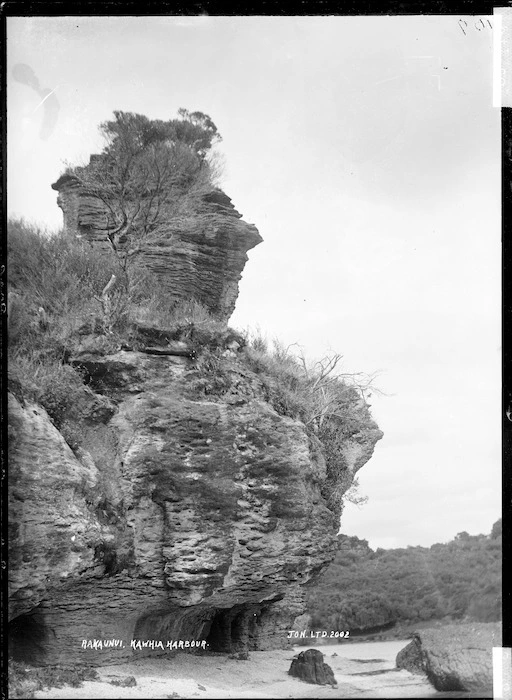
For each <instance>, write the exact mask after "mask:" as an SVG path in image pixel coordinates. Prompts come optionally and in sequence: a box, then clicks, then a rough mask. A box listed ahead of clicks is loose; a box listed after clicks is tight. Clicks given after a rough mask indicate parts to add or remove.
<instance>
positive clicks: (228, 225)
mask: <svg viewBox="0 0 512 700" xmlns="http://www.w3.org/2000/svg"><path fill="white" fill-rule="evenodd" d="M52 187H53V189H54V190H57V191H58V193H59V194H58V197H57V204H58V205H59V206H60V208H61V209H62V211H63V214H64V230H65V231H66V232H67V233H69V235H72V236H80V237H81V238H84V239H85V240H88V241H90V242H92V243H95V244H99V245H105V246H106V245H107V232H108V231H109V225H110V224H109V216H108V213H107V210H106V207H105V205H104V204H103V203H102V201H101V200H100V199H98V198H97V197H94V196H91V195H90V194H87V192H86V191H85V189H84V187H83V185H82V183H81V181H80V180H79V178H78V177H75V176H74V175H63V176H61V177H60V178H59V179H58V180H57V182H55V183H54V184H53V185H52ZM261 241H262V238H261V236H260V234H259V232H258V230H257V228H256V226H254V225H253V224H248V223H246V222H245V221H243V220H242V215H241V214H240V213H239V212H238V211H237V210H236V209H235V207H234V206H233V204H232V203H231V199H230V198H229V197H228V196H227V195H226V194H225V193H224V192H222V191H221V190H219V189H212V190H211V192H208V193H207V194H205V195H203V197H202V200H201V205H200V206H199V208H198V210H197V211H195V212H194V215H193V216H190V217H180V218H172V217H170V218H169V220H168V221H167V222H166V223H165V224H163V225H162V226H161V231H160V234H159V237H158V240H155V241H153V242H152V243H146V244H144V246H143V248H142V253H141V256H140V258H141V261H142V262H143V264H145V265H146V266H147V267H148V268H149V269H150V270H151V271H152V272H154V273H155V274H156V275H157V276H158V278H159V279H160V281H161V283H162V285H163V287H164V288H165V290H166V294H167V298H168V299H169V301H171V302H172V301H179V300H182V299H186V300H190V299H196V300H197V301H199V302H200V303H201V304H203V305H204V306H205V307H206V308H207V309H208V310H209V311H210V312H211V313H212V314H213V315H214V316H216V317H217V318H219V319H222V320H227V319H229V317H230V316H231V314H232V313H233V310H234V308H235V302H236V299H237V297H238V283H239V281H240V278H241V276H242V271H243V269H244V266H245V263H246V262H247V259H248V258H247V251H249V250H251V248H254V247H255V246H257V245H258V244H259V243H261Z"/></svg>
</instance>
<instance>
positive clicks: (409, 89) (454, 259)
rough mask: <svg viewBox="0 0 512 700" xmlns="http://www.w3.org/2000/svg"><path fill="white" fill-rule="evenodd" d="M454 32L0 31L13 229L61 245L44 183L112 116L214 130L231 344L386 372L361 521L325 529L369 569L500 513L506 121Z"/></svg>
mask: <svg viewBox="0 0 512 700" xmlns="http://www.w3.org/2000/svg"><path fill="white" fill-rule="evenodd" d="M466 19H467V20H468V26H467V27H466V28H465V29H466V31H465V33H464V32H463V31H462V30H461V26H460V23H459V17H450V16H426V17H425V16H421V17H419V16H418V17H234V18H232V17H229V18H224V17H174V18H172V17H169V18H166V17H126V18H119V17H116V18H102V17H63V18H9V19H8V28H7V31H8V202H9V211H10V213H11V214H15V215H23V216H25V217H26V218H27V219H29V220H32V221H35V222H38V223H40V224H43V225H47V226H49V227H50V228H56V227H59V226H60V225H61V223H62V214H61V211H60V209H58V207H57V206H56V203H55V200H56V193H55V192H54V191H53V190H52V189H51V188H50V184H51V183H52V182H54V181H55V180H56V179H57V178H58V176H59V174H60V173H61V171H62V170H63V167H64V161H70V162H71V163H75V162H77V160H84V159H88V156H89V154H90V153H92V152H98V151H99V150H100V149H101V140H100V138H99V135H98V131H97V126H98V124H99V123H100V122H101V121H104V120H106V119H109V118H110V117H111V116H112V112H113V111H114V110H116V109H120V110H125V111H132V112H138V113H142V114H145V115H147V116H148V117H150V118H159V119H170V118H172V117H175V116H176V112H177V110H178V108H179V107H185V108H188V109H190V110H200V111H203V112H206V113H207V114H209V115H210V116H211V117H212V119H213V120H214V122H215V123H216V124H217V126H218V129H219V131H220V133H221V134H222V136H223V142H222V143H221V145H220V151H221V153H222V154H223V156H224V158H225V161H226V168H225V176H224V180H223V187H224V189H225V190H226V192H227V193H228V194H229V196H230V197H232V199H233V202H234V204H235V205H236V207H237V208H238V209H239V211H240V212H242V213H243V215H244V218H245V220H246V221H249V222H251V223H255V224H256V225H257V226H258V228H259V230H260V233H261V235H262V236H263V238H264V243H263V244H261V245H260V246H258V247H257V248H256V249H255V250H253V251H251V252H250V253H249V258H250V259H249V263H248V264H247V267H246V269H245V272H244V277H243V280H242V282H241V285H240V296H239V300H238V304H237V309H236V311H235V314H234V316H233V317H232V325H234V326H236V327H239V328H246V327H251V328H256V327H257V326H259V327H260V328H261V330H262V331H263V332H264V333H266V334H267V335H268V336H269V338H272V337H279V338H280V339H281V340H282V341H283V342H284V343H285V344H290V343H299V344H300V345H301V346H303V348H304V350H305V352H306V353H307V354H308V355H309V356H310V357H313V358H314V357H320V356H322V355H324V354H325V353H326V352H328V351H336V352H339V353H341V354H342V355H343V356H344V370H345V371H347V372H354V371H365V372H369V373H371V372H373V371H375V370H382V375H381V377H380V379H379V381H378V385H379V386H380V388H381V389H382V390H384V391H385V392H387V393H388V394H389V396H387V397H379V396H375V395H374V396H373V397H372V399H371V401H372V412H373V415H374V416H375V418H376V420H377V422H378V423H379V426H380V427H381V428H382V430H383V431H384V433H385V437H384V439H383V440H382V441H381V442H379V443H378V445H377V448H376V451H375V454H374V457H373V458H372V460H371V461H370V462H369V463H368V464H367V465H366V466H365V467H364V468H363V470H362V471H361V472H360V473H359V477H360V484H361V491H362V493H363V494H366V495H368V496H369V502H368V504H367V505H366V506H364V507H363V508H361V509H358V508H357V507H355V506H347V508H346V510H345V514H344V515H343V518H342V527H341V529H342V531H343V532H345V533H347V534H350V535H357V536H359V537H362V538H366V539H368V540H369V542H370V545H371V546H372V547H374V548H375V547H379V546H380V547H396V546H406V545H409V544H410V545H416V544H422V545H425V546H428V545H430V544H433V543H434V542H443V541H447V540H449V539H451V538H453V536H454V535H455V534H456V533H458V532H460V531H462V530H467V531H468V532H470V533H471V534H477V533H480V532H485V533H488V532H490V529H491V526H492V524H493V522H494V521H495V520H497V518H498V517H500V514H501V448H500V440H501V432H500V425H501V423H500V390H501V375H500V361H501V360H500V357H501V355H500V353H501V348H500V342H501V341H500V308H501V307H500V303H501V302H500V284H501V281H500V277H501V266H500V201H501V200H500V196H501V195H500V167H501V149H500V113H499V110H498V109H496V108H493V106H492V29H491V28H490V27H489V26H487V27H486V28H485V29H484V28H482V25H480V29H478V28H477V27H476V26H475V18H472V19H471V21H470V18H466ZM490 20H491V23H492V18H490ZM19 64H24V65H25V66H29V67H30V68H31V69H32V71H33V72H34V74H35V75H36V77H37V79H38V81H39V87H38V89H39V93H38V92H37V91H36V89H35V88H34V87H30V86H29V85H27V84H24V83H23V82H19V80H15V79H14V78H13V74H12V71H13V69H14V68H15V67H16V66H18V73H17V75H18V77H19V75H20V73H19V70H20V69H19ZM23 70H25V73H24V74H26V69H22V72H23ZM15 75H16V71H15ZM45 89H47V91H49V90H55V92H54V93H53V96H52V97H48V98H47V99H46V101H45V102H44V103H43V104H41V101H42V99H43V98H44V96H45V94H46V92H45Z"/></svg>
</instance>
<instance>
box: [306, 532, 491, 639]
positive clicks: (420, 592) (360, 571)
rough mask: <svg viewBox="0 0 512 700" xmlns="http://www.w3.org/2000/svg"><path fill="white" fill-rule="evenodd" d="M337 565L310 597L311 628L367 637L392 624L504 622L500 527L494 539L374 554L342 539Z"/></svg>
mask: <svg viewBox="0 0 512 700" xmlns="http://www.w3.org/2000/svg"><path fill="white" fill-rule="evenodd" d="M338 542H339V549H338V552H337V554H336V558H335V560H334V562H333V563H332V565H331V566H330V567H329V568H328V569H327V570H326V571H325V572H324V574H322V576H321V577H320V578H319V579H317V580H316V581H315V582H313V583H312V584H310V586H309V590H308V612H309V614H310V615H311V628H312V629H327V630H336V629H338V630H341V629H343V630H345V629H349V630H351V631H352V632H353V633H357V632H362V631H364V630H370V629H373V628H378V627H385V626H388V625H392V624H393V623H403V624H408V623H414V622H418V621H427V620H440V619H451V620H462V619H467V620H475V621H480V622H490V621H495V620H499V619H501V566H502V564H501V552H502V534H501V520H499V521H498V522H497V523H495V524H494V526H493V528H492V532H491V534H490V535H474V536H472V535H469V534H468V533H467V532H461V533H459V534H458V535H457V536H456V537H455V539H454V540H452V541H451V542H448V543H446V544H434V545H432V546H431V547H430V548H427V547H407V548H405V549H387V550H386V549H380V548H379V549H377V550H376V551H373V550H372V549H371V548H370V547H369V546H368V542H367V541H366V540H360V539H358V538H357V537H347V536H346V535H339V537H338Z"/></svg>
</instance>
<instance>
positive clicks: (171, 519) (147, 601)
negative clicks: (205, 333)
mask: <svg viewBox="0 0 512 700" xmlns="http://www.w3.org/2000/svg"><path fill="white" fill-rule="evenodd" d="M242 356H243V353H242V352H241V351H238V352H237V353H235V352H233V351H230V352H229V353H227V354H226V353H225V354H224V355H222V356H220V359H219V366H218V367H217V368H216V376H217V375H220V376H222V377H223V378H224V384H223V388H222V391H217V392H216V393H215V392H213V393H211V392H210V393H205V389H204V377H202V376H201V371H200V367H199V366H198V363H197V362H196V361H195V360H194V359H192V358H189V357H184V356H180V355H177V356H174V355H154V354H148V353H144V352H140V351H130V350H121V351H119V352H117V353H114V354H110V355H102V354H99V353H93V352H85V351H84V352H80V353H78V354H77V355H76V356H75V357H74V358H72V362H73V363H74V364H75V365H76V366H80V367H81V370H82V372H83V373H84V377H85V380H86V382H87V387H85V386H84V389H83V396H82V397H81V398H80V400H78V401H77V402H76V405H75V407H74V408H73V411H72V415H69V416H68V417H67V420H68V423H64V425H63V426H62V427H61V430H62V432H63V433H64V434H66V435H67V436H68V437H67V439H68V442H70V443H71V444H73V441H72V440H70V438H69V434H70V430H71V429H73V430H75V431H76V430H78V431H79V432H80V435H79V436H78V438H79V439H77V444H80V447H75V449H74V451H73V450H71V448H70V447H69V446H68V444H67V443H66V441H65V440H64V439H63V436H62V434H61V433H60V432H59V431H58V430H57V429H56V428H55V427H54V426H53V425H52V424H51V422H50V420H49V418H48V416H47V414H46V412H45V411H44V409H42V408H41V407H39V406H37V405H35V404H32V403H30V402H25V403H24V404H23V402H22V401H19V400H17V399H16V398H14V397H11V399H10V417H11V432H12V436H11V441H10V448H11V454H10V464H11V512H10V521H11V523H12V531H11V536H10V542H9V543H10V547H11V550H12V555H11V567H10V576H11V610H10V617H11V619H12V623H11V630H10V632H11V641H12V649H13V654H14V656H15V658H16V657H17V658H22V659H24V660H29V661H32V662H34V663H40V664H53V663H77V662H79V663H94V664H105V663H113V662H116V661H120V660H123V659H125V658H126V657H128V656H131V655H133V654H149V653H151V654H155V653H168V651H163V650H162V649H161V648H160V650H159V646H158V644H157V646H156V648H155V647H154V646H153V648H145V649H144V648H142V649H141V648H137V647H135V648H132V646H131V640H139V641H147V640H152V641H153V642H161V643H162V645H163V646H165V645H166V644H167V643H168V642H172V641H173V640H188V641H193V640H196V641H204V642H205V644H206V645H207V646H206V648H207V649H210V650H217V651H227V652H228V651H229V652H236V651H246V650H251V649H269V648H278V647H281V648H282V647H283V646H286V644H287V642H286V638H287V632H288V629H291V626H292V624H293V620H294V618H295V617H296V616H297V615H299V614H301V613H303V611H304V605H303V594H302V590H303V589H302V586H303V584H305V583H306V582H307V581H308V580H310V579H311V577H312V576H313V575H314V574H315V573H316V572H319V571H320V570H322V569H323V568H324V567H325V566H326V565H328V564H329V563H330V562H331V561H332V558H333V556H334V552H335V549H336V533H337V530H338V527H339V511H338V510H337V509H336V508H334V507H333V506H332V505H330V504H329V493H328V492H326V489H328V490H329V489H331V490H333V489H334V490H336V488H337V485H336V484H332V483H331V480H330V479H329V478H328V474H327V468H326V463H325V460H324V458H323V455H322V449H321V445H320V444H319V443H318V441H317V440H316V438H315V437H314V435H313V436H312V435H311V434H310V433H308V432H307V431H306V429H305V426H304V424H303V423H301V422H300V421H298V420H294V419H291V418H289V417H286V416H284V415H279V414H278V413H277V412H276V411H275V410H274V408H272V406H271V405H270V404H269V403H268V402H267V401H266V390H265V388H264V386H263V383H262V380H261V377H260V376H259V375H257V374H255V373H254V372H253V371H252V370H251V369H249V368H248V366H247V365H246V363H244V361H243V360H242ZM357 415H358V416H359V418H357V420H356V419H354V417H353V416H352V418H351V420H352V435H351V437H347V447H348V446H349V444H350V443H351V442H352V443H353V444H354V445H359V447H360V451H361V453H364V454H365V455H367V456H369V455H371V452H372V450H373V447H374V445H375V443H376V442H377V440H378V439H379V438H380V437H381V436H382V433H381V432H380V431H379V430H378V428H377V426H376V425H375V424H374V423H373V421H372V420H371V418H370V416H369V414H368V412H367V411H366V413H363V412H362V409H361V407H359V408H358V413H357ZM357 421H359V422H357ZM349 466H350V465H349ZM357 466H361V465H360V464H359V463H358V465H357ZM347 468H348V467H347ZM339 478H340V479H345V482H346V481H347V474H346V473H345V474H342V473H341V472H340V474H339ZM94 639H96V640H102V641H103V642H104V640H120V641H119V643H118V645H117V646H116V647H115V648H111V647H108V648H106V647H105V645H104V644H103V648H96V649H94V648H92V647H91V646H87V644H85V646H84V640H94Z"/></svg>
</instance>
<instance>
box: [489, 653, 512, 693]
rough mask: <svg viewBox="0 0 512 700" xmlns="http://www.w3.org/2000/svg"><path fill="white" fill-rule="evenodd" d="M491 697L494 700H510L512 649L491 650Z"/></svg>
mask: <svg viewBox="0 0 512 700" xmlns="http://www.w3.org/2000/svg"><path fill="white" fill-rule="evenodd" d="M492 687H493V692H492V696H493V698H494V700H512V648H511V647H493V648H492Z"/></svg>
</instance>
